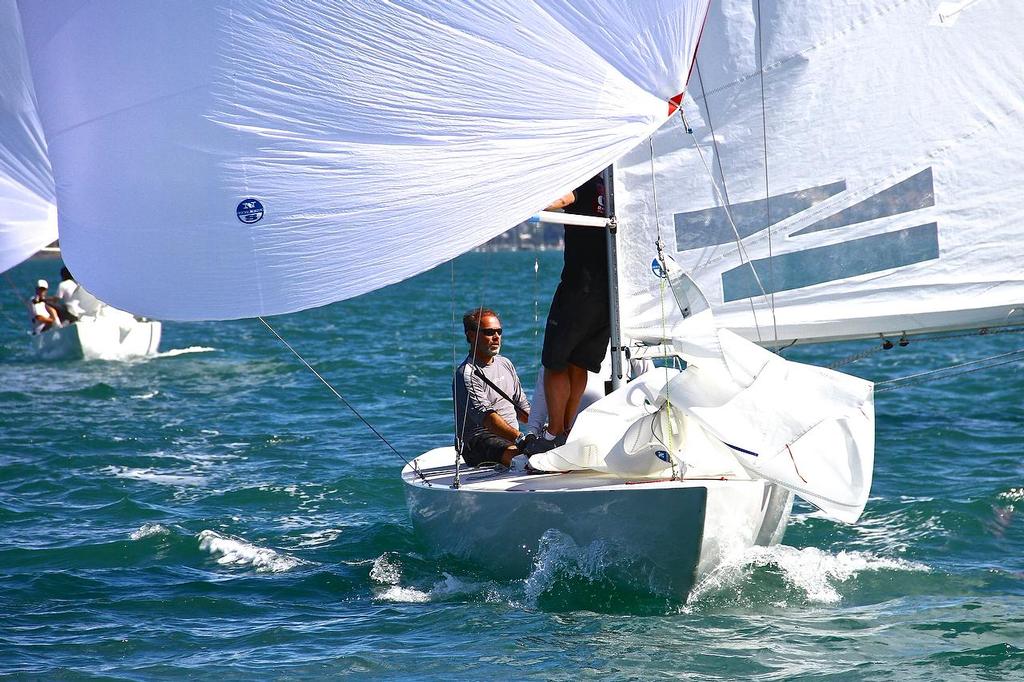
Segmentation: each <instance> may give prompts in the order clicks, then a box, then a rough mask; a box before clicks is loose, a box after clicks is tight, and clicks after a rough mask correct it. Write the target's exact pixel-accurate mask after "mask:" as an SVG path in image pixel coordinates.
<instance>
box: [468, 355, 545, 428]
mask: <svg viewBox="0 0 1024 682" xmlns="http://www.w3.org/2000/svg"><path fill="white" fill-rule="evenodd" d="M477 370H478V371H479V372H481V373H482V374H483V375H484V376H486V377H487V378H488V379H490V380H491V381H492V382H493V383H494V384H495V385H497V386H498V387H500V388H501V390H503V391H504V392H505V393H506V394H507V395H508V397H509V398H512V400H513V401H514V404H513V403H510V402H509V401H508V400H506V399H505V398H502V397H501V395H500V394H499V393H498V392H497V391H495V390H494V388H493V387H491V386H489V385H488V384H487V382H485V381H484V380H483V379H481V378H480V377H479V376H478V375H477V372H476V371H477ZM452 391H453V393H454V394H455V437H456V439H457V440H462V441H466V440H468V439H469V438H470V436H474V435H476V434H478V433H480V432H481V431H486V429H484V417H485V416H487V413H488V412H497V413H498V416H499V417H501V418H502V419H504V420H505V421H506V422H507V423H508V425H509V426H511V427H513V428H515V427H516V425H517V424H518V420H517V419H516V408H517V407H518V408H519V409H520V410H522V411H523V412H529V411H530V403H529V401H528V400H527V399H526V394H525V393H523V386H522V384H520V383H519V375H518V374H516V368H515V367H514V366H513V365H512V362H511V361H510V360H508V359H507V358H504V357H502V356H500V355H496V356H494V359H493V360H492V361H491V363H490V364H487V365H481V364H479V363H477V362H475V361H474V359H473V356H472V355H468V356H467V357H466V359H465V360H463V362H462V364H461V365H459V368H458V369H457V370H455V378H454V379H453V380H452Z"/></svg>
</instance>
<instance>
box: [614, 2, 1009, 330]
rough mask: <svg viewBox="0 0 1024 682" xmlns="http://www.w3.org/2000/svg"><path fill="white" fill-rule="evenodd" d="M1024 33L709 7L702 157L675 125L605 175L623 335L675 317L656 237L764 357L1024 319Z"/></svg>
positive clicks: (689, 111)
mask: <svg viewBox="0 0 1024 682" xmlns="http://www.w3.org/2000/svg"><path fill="white" fill-rule="evenodd" d="M1022 25H1024V3H1021V2H1019V0H986V2H935V1H934V0H904V1H900V2H897V1H895V0H885V1H875V2H845V1H844V2H838V1H836V2H814V3H808V2H802V3H791V2H777V1H774V0H761V1H760V2H757V3H751V2H749V1H748V0H722V1H721V2H715V3H713V4H712V6H711V9H710V13H709V15H708V20H707V25H706V27H705V30H704V33H703V36H702V38H701V43H700V49H699V53H698V56H697V62H696V68H695V69H694V73H693V77H692V78H691V80H690V82H689V85H688V89H687V93H688V97H687V98H686V100H685V101H684V111H685V114H686V117H687V118H686V121H687V123H688V124H689V125H690V126H691V127H692V130H693V135H694V137H695V138H696V142H697V144H698V145H699V147H695V145H694V139H693V137H691V136H690V135H689V134H687V132H686V130H685V128H684V126H683V124H682V121H681V119H680V118H679V117H678V116H677V117H674V118H673V120H672V121H671V123H670V124H668V125H666V126H665V127H664V128H662V129H661V130H659V131H658V132H657V133H656V134H655V135H654V137H653V140H652V143H651V145H647V144H645V145H641V146H640V147H638V148H637V149H635V150H634V151H633V152H631V153H630V154H628V155H627V156H626V158H625V159H623V160H622V161H621V162H619V163H618V164H616V176H615V187H616V206H617V212H618V216H619V225H620V253H619V261H620V272H621V282H622V299H621V308H622V317H623V329H624V336H626V337H632V338H635V339H647V340H660V339H661V338H662V337H665V338H671V337H672V336H673V334H672V332H671V327H672V326H673V325H674V324H677V323H678V322H679V321H680V320H679V318H678V317H673V316H672V314H671V309H672V307H673V306H671V305H669V306H667V308H668V309H669V311H670V312H669V313H668V314H666V313H665V312H663V311H664V310H665V309H666V308H663V301H662V291H661V288H660V280H659V279H658V277H657V276H655V275H654V274H653V273H652V271H651V267H650V265H651V261H652V259H653V258H654V257H655V255H656V251H655V247H654V242H655V240H656V238H657V236H658V234H659V233H660V235H661V237H662V239H663V240H664V243H665V251H666V253H667V255H669V256H671V257H673V258H675V260H676V261H677V262H678V263H679V265H680V266H681V267H682V268H683V269H684V270H686V271H688V272H691V273H692V274H693V275H694V277H695V279H696V280H697V282H698V283H699V284H700V286H701V288H702V289H703V290H704V292H705V293H706V294H707V295H708V297H709V299H710V302H711V305H712V307H713V309H714V311H715V317H716V321H717V322H718V323H719V324H721V325H723V326H725V327H727V328H729V329H732V330H734V331H736V332H738V333H739V334H741V335H743V336H744V337H746V338H748V339H752V340H755V341H759V342H761V343H764V344H772V343H773V342H774V341H776V340H778V341H780V342H789V341H791V340H794V339H796V340H800V341H815V340H828V339H839V338H855V337H866V336H873V335H877V334H879V333H886V334H900V333H902V332H908V333H912V332H922V331H928V330H939V329H952V328H967V327H980V326H988V325H999V324H1012V323H1024V268H1021V263H1022V262H1024V240H1022V239H1021V234H1022V233H1021V227H1020V192H1019V184H1020V181H1021V177H1024V156H1022V154H1021V149H1022V147H1024V70H1021V69H1020V66H1019V65H1020V64H1021V63H1024V42H1022V41H1021V40H1020V26H1022ZM762 54H763V57H762V56H761V55H762ZM652 145H653V162H652ZM702 156H703V160H702V158H701V157H702ZM705 161H706V163H707V169H705V165H704V162H705ZM652 168H653V171H654V175H653V182H652ZM709 171H710V174H709ZM712 176H713V178H714V183H712V182H711V177H712ZM716 186H717V188H716ZM726 203H727V204H728V207H729V211H728V213H727V212H726V211H725V210H724V209H723V206H724V205H725V204H726ZM655 209H656V210H655ZM730 215H731V217H732V220H733V221H734V223H735V230H736V232H738V236H739V237H740V238H742V249H741V248H739V247H738V246H737V235H736V234H735V233H734V226H733V224H732V223H730V220H729V216H730ZM659 228H660V230H659ZM751 264H752V266H751ZM755 273H756V276H755ZM762 289H763V293H762ZM670 303H671V302H670ZM773 309H774V312H773ZM663 324H665V325H666V326H667V328H668V330H669V331H668V333H663V330H662V326H663Z"/></svg>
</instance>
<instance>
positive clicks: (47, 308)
mask: <svg viewBox="0 0 1024 682" xmlns="http://www.w3.org/2000/svg"><path fill="white" fill-rule="evenodd" d="M49 286H50V285H49V284H47V283H46V280H45V279H41V280H39V281H38V282H36V295H35V296H33V297H32V300H30V301H29V308H31V311H32V312H31V315H32V333H33V334H39V333H40V332H45V331H46V330H47V329H50V328H51V327H54V326H57V327H59V326H61V325H60V315H59V314H58V313H57V309H56V308H54V307H53V306H52V305H50V304H49V302H48V301H47V298H46V290H47V288H48V287H49Z"/></svg>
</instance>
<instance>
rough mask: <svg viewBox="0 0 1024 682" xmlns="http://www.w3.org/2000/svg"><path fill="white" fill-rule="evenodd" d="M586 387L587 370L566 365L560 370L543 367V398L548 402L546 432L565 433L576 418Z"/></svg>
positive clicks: (552, 433)
mask: <svg viewBox="0 0 1024 682" xmlns="http://www.w3.org/2000/svg"><path fill="white" fill-rule="evenodd" d="M586 388H587V370H586V369H585V368H583V367H577V366H576V365H572V364H570V365H567V366H566V368H565V369H563V370H561V371H554V370H551V369H548V368H547V367H545V368H544V398H545V399H546V400H547V403H548V433H550V434H551V435H552V436H559V435H561V434H563V433H567V432H568V431H569V428H570V427H571V426H572V423H573V420H575V419H576V411H577V410H579V408H580V400H581V399H582V398H583V391H584V390H586Z"/></svg>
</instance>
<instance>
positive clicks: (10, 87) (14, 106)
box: [0, 0, 160, 360]
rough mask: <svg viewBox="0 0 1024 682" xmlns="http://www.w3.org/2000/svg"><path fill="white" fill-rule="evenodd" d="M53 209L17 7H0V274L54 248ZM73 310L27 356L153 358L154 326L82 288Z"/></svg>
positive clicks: (5, 0)
mask: <svg viewBox="0 0 1024 682" xmlns="http://www.w3.org/2000/svg"><path fill="white" fill-rule="evenodd" d="M55 202H56V196H55V192H54V183H53V172H52V170H51V168H50V160H49V157H48V155H47V149H46V140H45V137H44V135H43V128H42V125H41V123H40V120H39V114H38V111H37V108H36V99H35V92H34V89H33V83H32V76H31V73H30V70H29V65H28V59H27V56H26V53H25V43H24V40H23V38H22V31H21V20H20V18H19V15H18V6H17V3H16V2H15V1H14V0H0V273H3V272H7V271H8V270H10V269H11V268H13V267H15V266H16V265H18V264H20V263H22V262H24V261H25V260H27V259H28V258H30V257H31V256H32V255H33V254H35V253H37V252H38V251H40V250H41V249H43V248H44V247H46V246H47V245H48V244H51V243H53V242H54V241H56V240H57V236H58V231H57V207H56V204H55ZM54 274H56V273H54ZM53 289H54V290H55V289H56V283H54V287H53ZM51 293H53V290H51ZM70 303H71V304H73V305H74V306H75V310H76V312H78V313H79V319H78V321H77V322H75V323H74V324H67V325H65V326H63V327H59V328H58V327H55V328H51V329H49V330H47V331H44V332H41V333H37V334H33V335H32V339H31V343H30V348H31V349H32V351H33V352H34V353H35V354H36V355H37V356H38V357H40V358H43V359H48V360H50V359H68V358H77V357H81V358H86V359H93V358H104V359H125V358H130V357H137V356H144V355H152V354H153V353H155V352H156V349H157V346H158V345H159V343H160V323H159V322H153V321H142V320H137V319H136V318H135V316H133V315H131V314H129V313H126V312H124V311H121V310H116V309H114V308H111V307H109V306H105V305H102V304H100V303H99V301H97V300H96V299H95V298H94V297H93V296H91V295H90V294H89V293H88V292H87V291H85V289H83V288H82V287H78V289H77V291H76V292H75V294H74V295H73V297H72V299H71V300H70ZM27 312H28V311H27V310H26V313H27ZM25 328H26V329H29V328H30V324H29V319H28V317H27V316H26V318H25Z"/></svg>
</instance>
